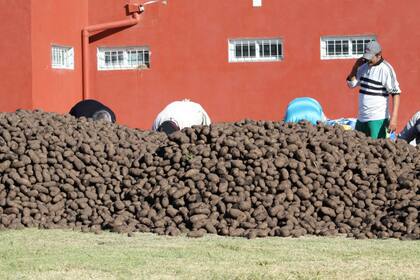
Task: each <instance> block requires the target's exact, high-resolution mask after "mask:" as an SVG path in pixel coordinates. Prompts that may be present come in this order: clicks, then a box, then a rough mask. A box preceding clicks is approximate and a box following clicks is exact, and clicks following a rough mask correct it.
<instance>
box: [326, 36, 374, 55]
mask: <svg viewBox="0 0 420 280" xmlns="http://www.w3.org/2000/svg"><path fill="white" fill-rule="evenodd" d="M375 40H376V38H375V36H342V37H330V36H328V37H321V59H343V58H358V57H360V56H361V55H362V54H363V53H364V51H365V47H366V44H367V43H369V42H370V41H375Z"/></svg>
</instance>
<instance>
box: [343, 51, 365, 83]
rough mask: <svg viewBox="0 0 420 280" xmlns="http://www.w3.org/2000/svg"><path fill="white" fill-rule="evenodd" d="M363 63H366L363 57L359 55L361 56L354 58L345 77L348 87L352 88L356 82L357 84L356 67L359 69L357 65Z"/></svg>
mask: <svg viewBox="0 0 420 280" xmlns="http://www.w3.org/2000/svg"><path fill="white" fill-rule="evenodd" d="M364 63H366V60H365V59H364V58H363V57H361V58H359V59H357V60H356V62H355V63H354V65H353V67H352V68H351V71H350V74H349V75H348V76H347V78H346V81H347V85H348V86H349V87H350V88H354V87H355V86H357V84H358V80H357V69H359V67H360V66H361V65H362V64H364Z"/></svg>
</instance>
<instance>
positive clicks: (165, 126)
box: [157, 121, 180, 135]
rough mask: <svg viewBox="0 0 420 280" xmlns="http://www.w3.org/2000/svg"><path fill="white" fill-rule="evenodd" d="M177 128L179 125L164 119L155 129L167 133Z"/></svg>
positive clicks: (177, 129)
mask: <svg viewBox="0 0 420 280" xmlns="http://www.w3.org/2000/svg"><path fill="white" fill-rule="evenodd" d="M179 130H180V129H179V126H178V125H177V124H176V123H175V122H173V121H164V122H163V123H162V124H161V125H160V126H159V127H158V129H157V131H160V132H165V133H166V135H169V134H171V133H174V132H175V131H179Z"/></svg>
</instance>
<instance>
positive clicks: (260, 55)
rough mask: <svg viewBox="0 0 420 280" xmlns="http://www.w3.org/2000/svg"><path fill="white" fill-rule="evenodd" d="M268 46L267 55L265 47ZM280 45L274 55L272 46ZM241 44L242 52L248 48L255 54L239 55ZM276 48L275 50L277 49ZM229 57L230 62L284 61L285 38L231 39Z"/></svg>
mask: <svg viewBox="0 0 420 280" xmlns="http://www.w3.org/2000/svg"><path fill="white" fill-rule="evenodd" d="M264 45H265V46H268V48H269V51H268V52H269V55H265V54H264V52H265V51H266V49H265V50H264V49H263V47H264ZM273 45H276V50H278V47H277V45H280V50H279V51H277V54H275V55H272V54H271V53H272V49H271V48H272V46H273ZM237 46H241V47H242V50H241V52H243V51H245V50H247V53H248V54H249V53H250V52H252V53H255V56H253V55H248V56H243V57H237V55H236V48H237ZM276 50H274V51H276ZM228 57H229V62H269V61H282V60H283V58H284V47H283V40H282V39H281V38H244V39H230V40H229V41H228Z"/></svg>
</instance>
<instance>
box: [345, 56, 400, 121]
mask: <svg viewBox="0 0 420 280" xmlns="http://www.w3.org/2000/svg"><path fill="white" fill-rule="evenodd" d="M348 85H349V87H352V88H353V87H356V86H360V91H359V115H358V118H357V119H358V120H359V121H361V122H367V121H374V120H383V119H389V108H388V97H389V95H390V94H391V95H398V94H400V93H401V90H400V87H399V83H398V81H397V76H396V74H395V71H394V69H393V68H392V66H391V65H390V64H389V63H388V62H387V61H385V60H381V61H379V63H377V64H376V65H369V64H368V63H365V64H363V65H361V66H360V67H359V68H358V69H357V75H356V80H353V81H348Z"/></svg>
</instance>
